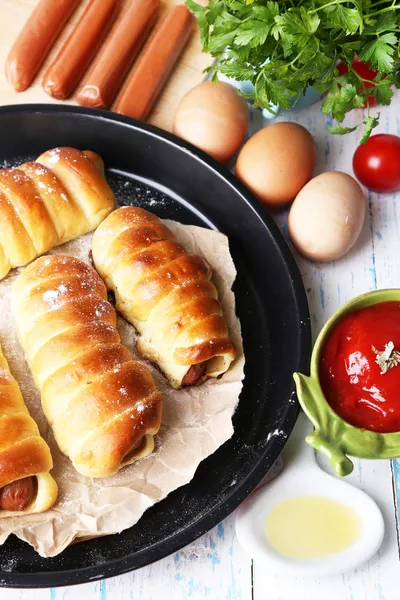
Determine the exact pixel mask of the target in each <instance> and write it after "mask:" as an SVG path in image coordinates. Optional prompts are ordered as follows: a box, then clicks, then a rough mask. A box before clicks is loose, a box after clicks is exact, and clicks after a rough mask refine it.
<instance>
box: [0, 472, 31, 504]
mask: <svg viewBox="0 0 400 600" xmlns="http://www.w3.org/2000/svg"><path fill="white" fill-rule="evenodd" d="M36 488H37V479H36V477H24V479H18V480H17V481H13V482H12V483H9V484H8V485H5V486H4V487H2V488H1V489H0V510H10V511H22V510H25V509H26V508H27V507H28V506H29V505H30V503H31V502H32V500H33V498H34V495H35V494H36Z"/></svg>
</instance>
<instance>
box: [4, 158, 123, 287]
mask: <svg viewBox="0 0 400 600" xmlns="http://www.w3.org/2000/svg"><path fill="white" fill-rule="evenodd" d="M114 204H115V197H114V194H113V192H112V191H111V189H110V187H109V185H108V183H107V181H106V179H105V177H104V167H103V161H102V159H101V158H100V156H98V155H97V154H95V153H94V152H91V151H89V150H87V151H84V152H81V151H80V150H76V149H75V148H55V149H54V150H49V151H48V152H45V153H44V154H42V155H41V156H39V158H38V159H37V160H36V161H35V162H28V163H25V164H23V165H20V166H19V167H17V168H15V169H0V231H1V236H0V279H2V278H3V277H5V276H6V275H7V273H8V272H9V271H10V269H12V268H14V267H21V266H23V265H26V264H28V263H29V262H30V261H32V260H33V259H34V258H36V257H37V256H39V255H40V254H43V253H44V252H47V251H48V250H50V248H53V247H54V246H58V245H59V244H63V243H64V242H68V241H69V240H72V239H74V238H77V237H79V236H80V235H82V234H84V233H88V232H89V231H92V230H93V229H95V228H96V227H97V225H98V224H99V223H100V222H101V221H102V220H103V219H104V218H105V217H106V216H107V215H108V213H109V212H111V210H112V209H113V208H114Z"/></svg>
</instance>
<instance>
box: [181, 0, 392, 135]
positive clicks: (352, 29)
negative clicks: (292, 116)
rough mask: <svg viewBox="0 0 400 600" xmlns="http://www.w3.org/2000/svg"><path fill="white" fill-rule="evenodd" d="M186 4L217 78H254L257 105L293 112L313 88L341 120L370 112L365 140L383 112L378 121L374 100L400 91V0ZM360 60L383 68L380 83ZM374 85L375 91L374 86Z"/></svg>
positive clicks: (231, 0) (254, 0)
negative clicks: (341, 66)
mask: <svg viewBox="0 0 400 600" xmlns="http://www.w3.org/2000/svg"><path fill="white" fill-rule="evenodd" d="M186 4H187V6H188V8H189V9H190V11H191V12H192V13H193V14H194V15H195V16H196V18H197V21H198V24H199V27H200V32H201V40H202V45H203V48H204V51H205V52H208V53H210V54H211V55H212V56H214V57H215V58H217V59H218V64H217V66H216V67H215V74H214V77H215V78H218V72H219V73H223V74H224V75H227V76H228V77H232V78H234V79H236V80H238V81H245V80H250V81H251V82H252V83H253V85H254V93H253V94H249V95H246V97H247V98H248V99H249V100H251V101H254V103H255V105H256V106H259V107H262V108H267V109H268V110H270V111H272V112H273V108H272V107H273V105H274V104H277V105H279V106H281V107H282V108H286V109H287V108H290V106H292V105H293V104H295V103H296V102H297V101H298V100H299V98H300V97H301V95H302V94H304V93H305V91H306V89H307V87H309V86H312V87H313V88H314V89H315V90H317V91H319V92H321V93H326V96H325V98H324V100H323V103H322V110H323V112H324V113H325V114H329V113H330V114H331V115H332V117H333V118H334V119H335V120H336V121H337V122H338V123H342V122H343V120H344V117H345V115H346V113H347V112H349V111H350V110H352V109H353V108H357V107H363V106H365V107H366V109H367V110H366V116H365V118H364V120H363V124H364V134H363V137H362V140H361V142H362V143H364V142H366V140H367V139H368V137H369V135H370V134H371V131H372V129H373V128H374V127H376V125H377V124H378V119H379V114H378V117H372V116H370V111H369V108H370V107H369V100H368V97H369V96H374V97H375V98H376V102H377V103H378V104H382V105H387V104H390V101H391V98H392V96H393V89H392V88H393V86H396V87H400V44H399V38H400V31H399V25H400V0H376V1H374V0H352V1H350V2H346V1H344V0H281V1H280V2H274V1H267V0H209V1H208V3H207V5H206V6H201V5H200V4H198V3H197V2H195V1H194V0H186ZM355 55H358V56H359V58H360V60H361V61H363V62H365V63H366V64H368V66H370V67H371V68H372V69H373V70H374V71H378V74H377V75H376V77H375V78H374V79H373V81H372V82H371V81H370V80H367V79H364V78H363V77H362V76H360V75H359V74H358V73H357V72H356V70H355V69H354V68H353V66H352V62H353V59H354V57H355ZM338 61H342V62H343V63H345V64H346V65H347V67H348V69H349V70H348V72H347V73H346V74H344V75H340V74H339V72H338V70H337V68H336V65H337V63H338ZM366 83H373V84H374V86H375V87H373V88H367V87H366V85H365V84H366ZM361 124H362V123H360V124H359V125H361ZM359 125H357V127H359ZM357 127H344V126H342V125H339V124H337V125H334V126H333V127H330V128H329V130H330V131H331V132H332V133H339V134H344V133H348V132H349V131H354V130H355V129H356V128H357Z"/></svg>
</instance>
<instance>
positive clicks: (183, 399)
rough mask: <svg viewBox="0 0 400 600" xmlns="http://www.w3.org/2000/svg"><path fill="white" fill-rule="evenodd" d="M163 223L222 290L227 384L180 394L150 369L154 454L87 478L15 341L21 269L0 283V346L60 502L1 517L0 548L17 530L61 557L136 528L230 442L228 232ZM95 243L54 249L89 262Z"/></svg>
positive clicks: (234, 383)
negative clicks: (71, 548)
mask: <svg viewBox="0 0 400 600" xmlns="http://www.w3.org/2000/svg"><path fill="white" fill-rule="evenodd" d="M166 224H167V225H168V227H170V228H171V229H172V230H173V231H174V233H175V234H176V236H177V238H178V241H180V242H181V243H182V244H183V245H184V246H185V248H186V249H187V250H189V251H191V252H197V253H199V254H202V255H203V256H205V257H206V258H207V260H208V261H209V262H210V264H211V266H212V267H213V272H214V275H213V281H214V283H215V284H216V286H217V288H218V292H219V298H220V301H221V303H222V306H223V310H224V314H225V318H226V320H227V323H228V327H229V332H230V335H231V337H232V339H233V341H234V343H235V344H236V347H237V349H238V357H237V359H236V361H235V362H234V364H233V365H232V366H231V368H230V370H229V371H228V372H227V373H225V374H224V376H223V377H222V379H220V380H216V381H215V380H209V381H207V382H205V383H204V384H203V385H202V386H199V387H194V388H186V389H183V390H173V389H172V388H171V387H169V385H168V384H167V381H166V379H165V378H164V376H163V375H162V374H161V373H160V372H159V371H158V370H157V369H155V368H154V367H152V366H151V365H149V366H150V368H151V370H152V373H153V377H154V379H155V381H156V384H157V386H158V388H159V390H160V391H161V392H162V394H163V397H164V405H163V420H162V426H161V430H160V433H159V434H158V436H157V437H156V448H155V451H154V452H153V454H152V455H151V456H149V457H148V458H146V459H143V460H142V461H139V462H138V463H136V464H134V465H131V466H129V467H126V468H125V469H123V470H122V471H120V472H119V473H118V474H117V475H114V476H113V477H110V478H105V479H90V478H87V477H83V476H82V475H79V473H77V472H76V471H75V469H74V468H73V467H72V464H71V463H70V461H69V459H68V458H67V457H66V456H64V455H63V454H62V453H61V452H60V450H59V449H58V447H57V445H56V443H55V441H54V438H53V436H52V433H51V430H50V428H49V427H48V425H47V423H46V420H45V417H44V415H43V413H42V410H41V405H40V395H39V393H38V392H37V391H36V390H35V388H34V385H33V381H32V377H31V374H30V371H29V367H28V365H27V363H26V361H25V359H24V354H23V351H22V349H21V347H20V345H19V343H18V340H17V337H16V333H15V330H14V323H13V318H12V314H11V306H10V290H11V286H12V283H13V281H14V279H15V277H16V276H17V273H18V271H14V272H13V273H12V274H11V275H9V276H8V277H7V278H6V279H5V280H3V281H1V282H0V342H1V344H2V345H3V349H4V353H5V356H6V357H7V359H8V361H9V364H10V367H11V371H12V373H13V375H14V377H15V378H16V379H17V380H18V382H19V384H20V386H21V390H22V393H23V395H24V398H25V402H26V404H27V406H28V408H29V410H30V412H31V414H32V416H33V417H34V418H35V419H36V421H37V423H38V426H39V428H40V431H41V433H42V435H43V436H44V437H45V439H46V440H47V442H48V443H49V445H50V448H51V452H52V456H53V460H54V469H53V471H52V474H53V476H54V477H55V479H56V480H57V483H58V485H59V497H58V500H57V503H56V505H55V506H54V507H53V509H51V510H50V511H47V512H46V513H43V514H41V515H27V516H23V517H17V518H15V517H13V518H11V517H10V518H6V519H0V544H2V543H4V541H5V540H6V539H7V537H8V536H9V535H10V533H14V534H15V535H17V536H18V537H19V538H21V539H22V540H25V541H27V542H28V543H29V544H31V545H32V546H33V547H34V548H35V549H36V550H37V552H39V554H40V555H41V556H43V557H49V556H55V555H56V554H59V553H60V552H62V550H63V549H64V548H65V547H66V546H68V544H70V543H71V542H72V541H73V540H74V539H75V538H79V537H94V536H98V535H106V534H112V533H117V532H120V531H122V530H123V529H126V528H128V527H131V526H132V525H134V524H135V523H136V522H137V521H138V520H139V519H140V517H141V516H142V514H143V513H144V511H145V510H146V509H147V508H149V507H150V506H152V505H153V504H154V503H155V502H158V501H159V500H162V499H163V498H165V496H167V495H168V494H169V493H170V492H171V491H173V490H175V489H176V488H178V487H180V486H181V485H184V484H186V483H188V482H189V481H190V480H191V479H192V477H193V475H194V473H195V471H196V469H197V467H198V465H199V463H200V462H201V461H202V460H203V459H204V458H206V457H207V456H209V455H210V454H212V453H213V452H215V450H216V449H217V448H218V447H219V446H221V445H222V444H223V443H224V442H225V441H227V440H228V439H229V438H230V437H231V435H232V433H233V428H232V415H233V413H234V411H235V408H236V406H237V403H238V398H239V394H240V390H241V388H242V379H243V376H244V375H243V367H244V356H243V350H242V340H241V334H240V323H239V321H238V319H237V317H236V316H235V300H234V295H233V293H232V291H231V286H232V283H233V281H234V279H235V275H236V271H235V267H234V264H233V261H232V258H231V256H230V253H229V246H228V240H227V238H226V237H225V236H224V235H223V234H221V233H218V232H215V231H210V230H208V229H203V228H200V227H194V226H184V225H181V224H178V223H175V222H173V221H166ZM91 239H92V234H88V235H86V236H83V237H81V238H80V239H78V240H75V241H73V242H69V243H68V244H64V245H63V246H60V247H59V248H56V249H55V250H54V251H52V252H53V253H56V254H69V255H72V256H76V257H78V258H81V259H83V260H86V261H88V252H89V250H90V247H91ZM118 329H119V332H120V334H121V338H122V341H123V343H124V344H125V345H126V346H127V347H128V348H129V349H130V350H131V351H132V353H133V355H134V356H136V357H137V358H139V357H138V355H137V353H136V349H135V338H136V332H135V330H134V328H133V326H132V325H130V324H128V323H127V322H126V321H124V320H123V319H122V318H119V319H118ZM141 360H142V359H141Z"/></svg>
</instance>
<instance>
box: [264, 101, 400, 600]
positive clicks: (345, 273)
mask: <svg viewBox="0 0 400 600" xmlns="http://www.w3.org/2000/svg"><path fill="white" fill-rule="evenodd" d="M398 106H399V96H398V97H397V100H396V103H395V104H394V105H393V106H392V107H391V108H390V109H384V110H383V111H382V113H383V114H382V125H381V127H380V130H381V131H385V130H388V129H390V130H391V131H393V130H394V127H393V125H391V124H394V122H395V118H396V117H395V112H396V107H397V109H398ZM352 119H353V120H354V121H355V120H356V119H357V115H356V114H354V115H353V116H352ZM295 120H296V121H298V122H300V123H301V124H303V125H305V126H306V127H308V128H309V129H310V130H311V131H312V132H317V133H316V137H317V139H318V141H319V149H320V164H319V170H341V171H345V172H348V173H350V174H352V168H351V159H352V154H353V151H354V149H355V145H356V142H357V140H358V137H359V134H358V133H354V134H353V135H351V136H346V138H333V137H331V136H329V138H328V136H327V135H326V134H323V131H324V128H325V127H326V125H327V123H328V119H327V118H325V117H323V116H322V115H321V114H318V113H317V112H316V111H315V107H313V108H312V109H308V110H306V111H302V112H299V113H298V114H297V115H296V117H295ZM397 126H398V125H397ZM321 144H323V146H324V153H322V152H321V150H322V148H321ZM321 157H322V158H321ZM321 200H322V199H321ZM368 201H369V208H370V211H369V213H368V215H367V219H366V222H365V225H364V229H363V232H362V235H361V237H360V240H359V242H358V243H357V245H356V247H355V248H354V249H353V250H352V251H351V252H350V253H349V254H348V255H347V256H346V257H345V258H343V259H342V260H340V261H337V262H336V263H332V264H328V265H322V264H315V265H313V264H312V263H310V262H308V261H305V260H303V259H301V258H299V257H297V258H298V263H299V266H300V269H301V272H302V274H303V278H304V282H305V287H306V289H307V292H308V300H309V304H310V312H311V319H312V325H313V330H314V337H315V336H316V334H317V333H318V331H319V330H320V328H321V326H322V325H323V323H324V322H325V321H326V320H327V318H329V317H330V316H331V314H332V313H333V312H334V311H335V310H336V309H337V308H338V307H339V306H340V305H341V304H343V303H344V302H346V301H347V300H349V299H351V298H352V297H354V296H356V295H358V294H360V293H363V292H366V291H369V290H372V289H374V288H375V287H380V288H381V287H393V286H396V285H397V286H398V285H400V257H399V258H398V256H399V251H398V242H399V233H398V225H397V223H398V218H399V214H398V213H397V206H396V204H395V200H394V197H388V196H386V197H383V198H379V197H377V195H375V194H369V197H368ZM281 225H282V226H283V227H284V217H281ZM396 252H397V254H396ZM319 462H320V464H321V465H322V466H323V467H324V468H325V469H326V470H328V471H329V467H328V465H326V464H325V463H324V462H323V461H321V460H319ZM354 463H355V469H354V472H353V473H352V475H351V476H349V477H348V478H347V480H348V481H349V482H351V483H352V484H354V485H356V486H357V487H360V488H361V489H363V490H365V491H366V492H367V493H369V494H370V495H371V496H372V497H373V498H374V499H375V500H376V501H377V503H378V504H379V506H380V508H381V509H382V512H383V514H384V518H385V523H386V535H385V540H384V544H383V546H382V548H381V550H380V552H379V553H378V554H377V556H376V557H374V558H373V559H372V560H371V561H370V563H369V564H367V565H364V566H363V567H361V568H359V569H358V570H356V571H354V572H351V573H347V574H343V575H338V576H336V577H330V578H324V579H314V580H311V579H309V580H307V579H305V578H301V577H296V578H291V577H290V574H287V575H284V576H279V575H276V574H274V573H271V572H268V571H267V566H266V565H260V564H257V563H256V564H255V566H254V574H255V576H254V598H255V600H265V599H266V598H268V599H271V600H291V599H292V598H294V597H295V598H296V600H320V598H321V597H323V598H324V600H372V599H377V600H398V598H399V591H398V582H399V581H400V566H399V558H398V547H397V532H396V522H395V500H394V498H393V493H392V475H391V468H390V462H389V461H367V460H365V461H358V460H355V461H354Z"/></svg>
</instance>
